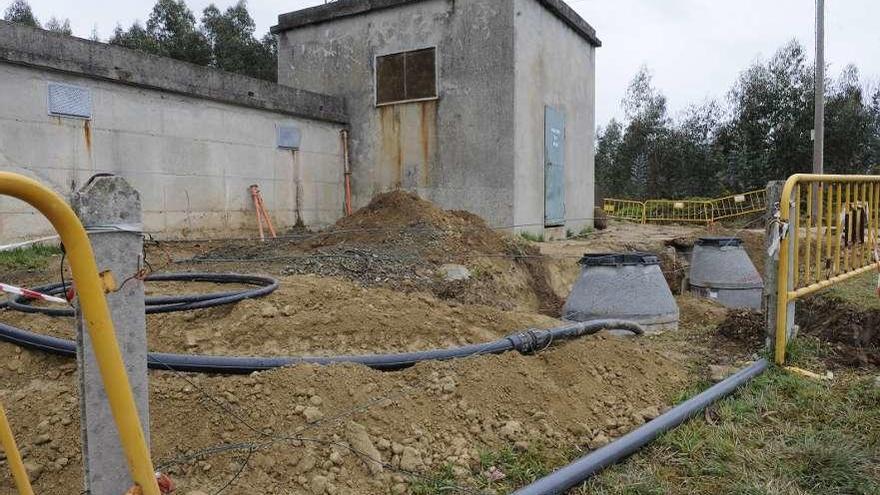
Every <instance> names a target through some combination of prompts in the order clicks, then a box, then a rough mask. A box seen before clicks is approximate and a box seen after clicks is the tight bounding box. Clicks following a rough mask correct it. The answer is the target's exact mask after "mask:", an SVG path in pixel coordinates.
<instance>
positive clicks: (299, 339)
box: [0, 275, 558, 356]
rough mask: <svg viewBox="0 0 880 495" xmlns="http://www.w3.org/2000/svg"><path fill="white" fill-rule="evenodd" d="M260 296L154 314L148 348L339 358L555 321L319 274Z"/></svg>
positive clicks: (199, 287) (13, 318) (196, 289)
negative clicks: (207, 306)
mask: <svg viewBox="0 0 880 495" xmlns="http://www.w3.org/2000/svg"><path fill="white" fill-rule="evenodd" d="M280 282H281V284H280V287H279V289H278V290H277V291H275V292H274V293H272V294H271V295H269V296H267V297H264V298H261V299H250V300H245V301H242V302H240V303H238V304H235V305H229V306H220V307H216V308H209V309H204V310H198V311H187V312H176V313H165V314H155V315H148V317H147V338H148V341H149V344H150V349H151V350H154V351H161V352H180V353H192V354H218V355H232V354H235V355H276V356H277V355H304V354H305V355H334V354H349V353H351V354H370V353H380V352H403V351H418V350H427V349H436V348H442V347H451V346H457V345H466V344H474V343H479V342H485V341H489V340H494V339H497V338H500V337H503V336H504V335H507V334H510V333H512V332H515V331H517V330H521V329H524V328H529V327H541V328H545V327H548V326H552V325H554V324H557V323H558V321H557V320H555V319H553V318H548V317H543V316H540V315H535V314H533V313H522V312H516V311H503V310H500V309H497V308H492V307H488V306H481V305H460V304H448V303H447V302H444V301H441V300H438V299H437V298H435V297H433V296H431V295H430V294H425V293H408V294H401V293H399V292H395V291H392V290H389V289H384V288H372V289H366V288H364V287H361V286H359V285H357V284H355V283H352V282H350V281H346V280H342V279H334V278H323V277H315V276H308V275H307V276H292V277H283V278H281V279H280ZM230 288H231V287H230V286H217V285H214V284H196V283H187V284H181V283H174V284H172V283H164V284H158V283H151V284H150V291H151V293H153V294H168V293H202V292H212V291H223V290H230ZM0 314H2V320H3V322H4V323H7V324H10V325H13V326H18V327H20V328H25V329H33V330H34V331H38V332H41V333H48V334H51V335H55V336H59V337H65V338H69V339H72V338H74V335H75V333H74V319H73V318H52V317H48V316H44V315H32V314H25V313H19V312H15V311H4V312H2V313H0Z"/></svg>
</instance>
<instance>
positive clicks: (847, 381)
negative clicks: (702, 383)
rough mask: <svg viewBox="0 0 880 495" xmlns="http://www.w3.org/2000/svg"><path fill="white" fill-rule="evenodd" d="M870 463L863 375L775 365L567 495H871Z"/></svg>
mask: <svg viewBox="0 0 880 495" xmlns="http://www.w3.org/2000/svg"><path fill="white" fill-rule="evenodd" d="M811 357H815V356H810V355H809V353H808V352H806V351H805V350H803V349H801V352H799V353H798V356H797V359H803V358H811ZM798 364H802V363H798ZM878 465H880V388H878V387H876V386H875V385H874V383H873V379H872V378H869V377H846V378H840V377H838V378H837V379H836V380H835V381H833V382H818V381H815V380H811V379H808V378H803V377H800V376H798V375H795V374H792V373H788V372H785V371H781V370H777V369H774V370H771V371H769V372H767V373H766V374H764V375H763V376H761V377H758V378H757V379H755V380H754V381H753V382H752V383H751V384H750V385H749V386H747V387H746V388H745V389H743V390H742V391H741V392H740V393H739V394H737V395H735V396H733V397H730V398H728V399H725V400H723V401H721V402H720V403H719V404H717V405H716V406H714V407H712V408H710V409H709V412H708V413H707V414H706V415H704V416H702V417H699V418H697V419H694V420H692V421H690V422H688V423H687V424H685V425H683V426H681V427H680V428H678V429H676V430H674V431H672V432H670V433H668V434H666V435H664V436H663V437H661V438H660V439H659V440H658V441H657V442H655V443H654V444H653V445H652V446H650V447H648V448H647V449H645V450H644V451H642V452H640V453H639V454H637V455H636V456H634V457H633V458H632V459H630V460H629V461H627V462H625V463H623V464H621V465H619V466H615V467H613V468H611V469H609V470H608V471H607V472H605V473H603V474H602V475H600V476H598V477H597V478H595V479H593V480H592V481H590V482H589V483H587V484H586V485H585V486H584V487H582V488H581V489H580V490H579V491H577V492H576V493H580V494H594V493H595V494H655V493H656V494H661V493H664V494H665V493H673V494H677V493H680V494H694V493H706V494H716V493H718V494H776V493H780V494H782V493H791V494H800V493H817V494H818V493H822V494H826V493H829V494H878V493H880V468H878Z"/></svg>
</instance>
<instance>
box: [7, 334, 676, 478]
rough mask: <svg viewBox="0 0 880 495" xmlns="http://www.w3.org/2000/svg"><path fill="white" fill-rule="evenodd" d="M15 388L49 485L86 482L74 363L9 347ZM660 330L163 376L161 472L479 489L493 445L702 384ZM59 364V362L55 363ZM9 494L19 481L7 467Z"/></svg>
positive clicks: (635, 415) (574, 442) (154, 397)
mask: <svg viewBox="0 0 880 495" xmlns="http://www.w3.org/2000/svg"><path fill="white" fill-rule="evenodd" d="M22 355H24V356H27V357H22V358H20V359H18V360H19V361H20V362H21V366H19V367H18V369H17V370H15V371H12V370H11V369H10V368H9V367H3V368H2V369H0V380H2V382H0V383H3V389H2V390H0V396H2V397H3V399H4V401H5V403H6V405H7V406H8V409H9V413H10V414H9V415H10V418H11V419H12V421H13V428H14V429H15V431H16V434H17V437H18V439H19V442H20V444H21V445H22V446H23V447H24V450H25V453H26V457H25V461H26V462H28V463H29V465H30V466H31V467H32V468H34V469H35V478H36V483H35V485H36V486H35V488H36V490H37V492H38V493H46V494H62V493H63V494H67V493H70V490H71V487H76V486H79V484H80V482H81V481H80V480H81V458H80V454H79V448H80V446H79V438H80V437H79V433H78V432H79V426H78V424H77V414H76V409H77V408H76V401H77V398H76V388H75V373H74V372H73V365H72V363H70V362H68V363H67V364H65V365H64V366H65V367H63V368H61V367H59V366H58V365H59V364H60V363H58V362H55V361H57V360H55V358H50V361H53V362H45V360H43V359H42V358H41V357H35V356H34V355H32V354H31V353H29V352H27V351H18V350H16V349H15V348H13V347H12V346H9V345H7V344H3V343H0V356H2V357H3V358H4V361H6V360H8V359H15V358H16V357H17V356H22ZM683 369H684V366H683V365H682V363H679V362H676V361H673V360H671V359H670V358H668V357H665V356H664V355H663V354H661V353H659V352H657V351H655V350H653V349H652V348H651V346H650V344H649V343H648V342H647V341H643V340H636V339H618V338H606V337H603V336H595V337H590V338H585V339H581V340H578V341H575V342H571V343H567V344H563V345H560V346H558V347H554V348H552V349H550V350H548V351H546V352H543V353H541V354H539V355H536V356H522V355H519V354H516V353H508V354H504V355H501V356H483V357H480V358H474V359H466V360H457V361H450V362H442V363H441V362H437V363H425V364H422V365H419V366H416V367H413V368H410V369H408V370H404V371H401V372H395V373H382V372H376V371H373V370H370V369H367V368H365V367H361V366H353V365H352V366H349V365H340V366H329V367H317V366H296V367H292V368H287V369H281V370H276V371H271V372H264V373H256V374H252V375H248V376H230V377H216V376H215V377H211V376H204V375H187V376H186V377H184V376H183V375H176V374H173V373H166V372H162V373H157V372H154V373H151V380H150V382H151V383H150V384H151V437H152V444H153V454H154V458H155V459H156V464H157V468H158V469H161V470H163V471H164V472H168V473H170V474H171V476H172V477H173V478H174V480H175V481H176V482H177V484H178V487H179V490H180V491H181V493H188V492H189V491H192V490H201V491H203V492H205V493H215V492H217V490H220V489H221V488H223V487H224V486H225V485H227V483H229V487H228V488H227V489H226V490H225V491H224V493H230V494H239V493H241V494H244V493H340V494H375V493H411V489H412V487H413V486H414V485H417V484H419V483H427V482H431V481H432V480H434V479H435V477H436V476H438V475H439V474H440V473H443V472H446V473H449V476H448V477H447V483H452V484H454V485H456V486H469V487H474V486H480V483H481V481H480V480H481V473H483V472H484V470H485V469H487V466H482V465H481V462H480V458H481V454H483V453H486V452H493V451H498V450H500V449H504V448H514V449H520V450H528V449H535V448H539V447H546V448H547V449H550V450H552V451H557V452H558V451H566V452H570V451H571V450H572V448H575V449H578V448H583V449H588V448H595V447H597V446H599V445H601V444H603V443H604V442H607V441H609V440H611V439H613V438H615V437H617V436H620V435H622V434H624V433H625V432H627V431H629V430H631V429H632V428H634V427H635V426H638V425H640V424H642V423H644V422H645V421H646V420H648V419H651V418H653V417H655V416H656V415H658V414H660V412H661V411H662V410H663V408H664V406H665V405H667V404H668V400H667V398H668V397H670V396H671V395H673V394H674V393H675V392H677V391H679V390H681V389H682V388H683V387H684V386H685V385H686V383H687V381H688V380H687V377H686V376H685V375H684V372H683V371H682V370H683ZM46 370H48V372H47V371H46ZM0 472H2V474H0V492H6V491H11V490H12V488H11V481H10V480H9V478H8V472H6V471H0Z"/></svg>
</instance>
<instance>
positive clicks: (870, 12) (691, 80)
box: [0, 0, 880, 125]
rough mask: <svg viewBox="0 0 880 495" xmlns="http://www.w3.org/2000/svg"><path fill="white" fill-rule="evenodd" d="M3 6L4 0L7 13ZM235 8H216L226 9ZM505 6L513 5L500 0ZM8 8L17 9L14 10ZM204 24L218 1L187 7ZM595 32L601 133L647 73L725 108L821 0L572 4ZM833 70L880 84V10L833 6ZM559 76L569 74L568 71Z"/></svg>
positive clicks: (858, 2)
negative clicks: (748, 72)
mask: <svg viewBox="0 0 880 495" xmlns="http://www.w3.org/2000/svg"><path fill="white" fill-rule="evenodd" d="M3 1H4V0H0V5H2V3H3ZM234 1H235V0H215V2H214V3H216V4H217V5H218V6H219V7H221V8H225V7H227V6H228V5H230V4H232V3H234ZM496 1H504V0H496ZM6 3H7V4H8V1H7V2H6ZM30 3H31V6H32V7H33V9H34V13H35V14H36V15H37V17H38V18H39V19H40V20H41V21H43V22H45V21H46V20H47V19H48V18H49V17H50V16H52V15H56V16H58V17H61V18H69V19H70V22H71V25H72V27H73V31H74V34H76V35H78V36H83V37H88V36H89V34H90V33H91V31H92V29H93V27H95V28H97V30H98V33H99V35H100V36H101V38H102V39H106V38H107V37H108V36H109V35H110V34H111V33H112V31H113V28H114V27H115V26H116V24H117V23H120V22H121V23H122V24H123V26H128V25H130V24H131V23H132V22H133V21H134V20H136V19H140V20H141V21H143V20H145V19H146V17H147V15H148V13H149V10H150V9H151V8H152V6H153V3H154V1H151V0H115V1H112V2H109V1H107V0H77V1H76V2H72V1H70V0H30ZM187 3H188V4H189V6H190V8H191V9H192V10H193V11H194V12H196V16H197V17H199V16H200V12H201V10H202V9H203V8H204V7H205V6H207V5H208V4H209V3H211V2H210V0H188V2H187ZM321 3H324V1H323V0H249V2H248V7H249V10H250V12H251V15H252V16H253V17H254V20H255V21H256V23H257V30H258V32H260V33H263V32H265V31H267V30H268V29H269V26H271V25H273V24H275V21H276V20H277V16H278V14H279V13H282V12H289V11H292V10H297V9H299V8H303V7H308V6H312V5H318V4H321ZM568 3H569V5H571V6H572V7H573V8H574V9H575V10H577V11H578V12H579V13H580V14H581V15H582V16H583V17H584V18H585V19H586V20H587V21H588V22H589V23H590V24H592V25H593V27H595V28H596V31H597V33H598V35H599V38H600V39H601V40H602V42H603V44H604V46H603V47H602V48H600V49H599V50H598V54H597V67H596V78H597V94H596V105H597V124H599V125H604V124H605V122H606V121H607V120H608V119H609V118H611V117H613V116H620V115H621V113H622V112H621V110H620V100H621V98H622V97H623V94H624V91H625V90H626V86H627V83H628V82H629V80H630V79H631V78H632V76H633V74H635V72H636V71H637V70H638V68H639V67H640V66H641V65H646V66H648V68H650V69H651V71H652V72H653V74H654V81H655V84H656V86H657V87H658V88H660V90H661V91H663V93H664V94H665V95H666V96H667V98H668V101H669V107H670V109H671V110H672V111H673V113H676V112H678V111H680V110H681V109H683V108H685V107H687V106H688V105H689V104H691V103H699V102H701V101H703V100H705V99H707V98H719V99H720V98H724V97H725V94H726V93H727V90H728V89H729V88H730V86H731V84H732V83H733V82H734V81H735V80H736V77H737V75H738V74H739V72H740V71H741V70H743V69H744V68H745V67H746V66H748V65H749V64H750V63H752V62H753V61H754V60H756V59H758V58H764V59H766V58H767V57H769V56H770V55H772V54H773V52H774V51H775V50H776V49H777V48H778V47H779V46H781V45H782V44H783V43H785V42H786V41H787V40H789V39H792V38H797V39H799V40H800V41H801V42H802V43H804V44H805V45H807V46H808V47H809V49H810V50H811V51H812V48H813V43H814V15H815V12H814V4H815V2H814V0H568ZM826 8H827V14H826V15H827V26H826V30H827V55H826V57H827V62H828V63H829V64H830V74H831V75H836V74H837V73H838V72H839V71H840V69H841V68H842V67H843V66H845V65H846V64H848V63H855V64H856V65H858V67H859V68H860V69H861V71H862V76H863V79H865V80H867V81H870V82H871V83H873V84H876V83H877V82H878V81H880V56H878V54H880V29H877V27H876V22H877V20H878V19H880V0H831V1H829V2H827V7H826ZM559 69H560V70H565V68H564V67H560V68H559Z"/></svg>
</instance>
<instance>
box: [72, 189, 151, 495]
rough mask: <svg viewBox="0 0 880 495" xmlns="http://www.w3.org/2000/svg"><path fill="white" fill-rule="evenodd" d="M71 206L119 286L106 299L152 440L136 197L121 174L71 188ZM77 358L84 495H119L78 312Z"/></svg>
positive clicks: (119, 476)
mask: <svg viewBox="0 0 880 495" xmlns="http://www.w3.org/2000/svg"><path fill="white" fill-rule="evenodd" d="M71 203H72V206H73V208H74V210H75V211H76V213H77V215H78V216H79V218H80V220H81V221H82V223H83V225H84V226H85V227H86V229H87V230H88V231H89V238H90V240H91V242H92V249H93V250H94V252H95V260H96V261H97V264H98V269H99V270H101V271H104V270H110V271H111V272H112V274H113V278H114V279H115V281H116V284H117V285H118V286H119V288H118V290H117V291H115V292H112V293H110V294H107V302H108V304H109V306H110V315H111V317H112V319H113V325H114V328H115V329H116V338H117V339H118V340H119V347H120V348H121V350H122V358H123V360H124V361H125V368H126V371H127V372H128V379H129V381H130V382H131V387H132V392H133V393H134V397H135V402H136V403H137V407H138V412H139V414H140V419H141V425H142V428H144V432H145V434H146V436H147V440H148V441H149V424H150V422H149V402H148V398H149V396H148V393H149V382H148V379H147V338H146V316H145V313H144V284H143V281H141V280H140V279H139V278H134V277H133V276H134V275H135V274H136V273H137V272H138V270H139V269H140V268H141V267H142V266H143V260H142V253H143V238H142V236H141V234H140V232H139V231H140V230H141V222H142V214H141V200H140V195H139V194H138V192H137V191H135V190H134V189H133V188H132V187H131V186H130V185H129V184H128V182H126V181H125V179H123V178H121V177H115V176H98V177H94V178H93V179H92V180H91V181H89V183H87V184H86V185H85V186H83V187H82V189H80V190H79V191H77V192H76V193H74V195H73V198H72V201H71ZM77 363H78V365H79V366H78V368H79V373H78V375H79V394H80V411H81V419H80V425H81V426H80V431H81V434H82V449H83V470H84V477H85V489H86V493H89V494H91V495H120V494H122V493H125V492H126V491H127V490H128V489H129V488H131V486H132V485H133V482H132V481H131V477H130V476H129V474H128V464H127V463H126V460H125V455H124V454H123V450H122V446H121V445H120V443H119V435H118V432H117V429H116V423H114V421H113V415H112V413H111V411H110V406H109V404H108V402H107V394H106V392H105V391H104V385H103V383H102V381H101V374H100V372H99V371H98V365H97V362H96V361H95V355H94V352H93V351H92V344H91V339H90V338H89V334H88V332H87V331H86V328H85V325H84V322H83V320H82V317H81V316H78V317H77Z"/></svg>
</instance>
